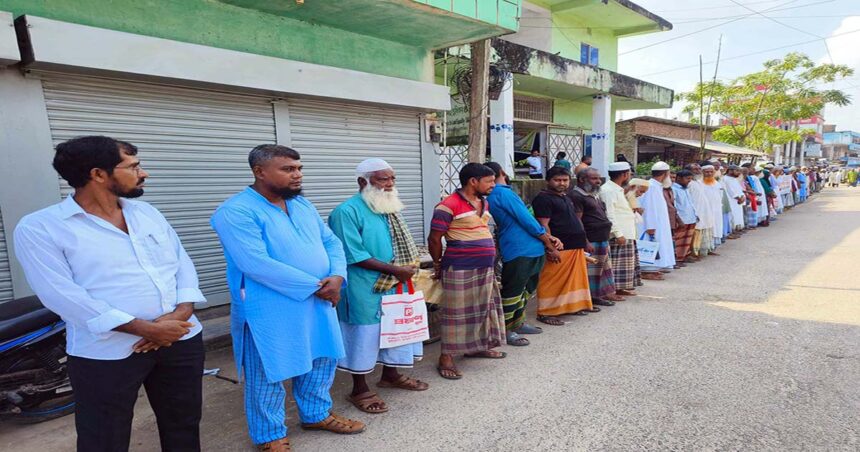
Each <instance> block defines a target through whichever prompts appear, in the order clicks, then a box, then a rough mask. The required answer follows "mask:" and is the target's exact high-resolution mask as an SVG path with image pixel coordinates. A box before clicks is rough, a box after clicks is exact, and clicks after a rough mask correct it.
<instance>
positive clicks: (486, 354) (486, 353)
mask: <svg viewBox="0 0 860 452" xmlns="http://www.w3.org/2000/svg"><path fill="white" fill-rule="evenodd" d="M489 352H490V351H489V350H485V351H483V352H478V353H475V354H465V355H463V356H465V357H466V358H485V359H504V358H507V356H508V354H507V353H506V352H499V354H498V355H491V354H490V353H489Z"/></svg>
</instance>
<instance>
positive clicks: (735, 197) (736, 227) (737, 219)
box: [722, 165, 746, 237]
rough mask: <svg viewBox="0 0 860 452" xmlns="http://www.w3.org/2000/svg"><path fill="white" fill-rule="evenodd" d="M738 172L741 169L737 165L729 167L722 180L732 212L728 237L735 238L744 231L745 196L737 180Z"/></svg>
mask: <svg viewBox="0 0 860 452" xmlns="http://www.w3.org/2000/svg"><path fill="white" fill-rule="evenodd" d="M740 170H741V168H740V167H739V166H737V165H729V166H728V171H727V172H726V175H725V176H723V178H722V182H723V186H724V188H725V189H726V194H728V196H729V205H730V206H731V210H732V235H730V236H729V237H737V233H738V232H741V231H743V229H744V202H745V201H746V195H744V188H743V185H741V182H740V181H739V180H738V177H739V176H740Z"/></svg>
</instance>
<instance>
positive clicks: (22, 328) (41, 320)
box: [0, 296, 60, 343]
mask: <svg viewBox="0 0 860 452" xmlns="http://www.w3.org/2000/svg"><path fill="white" fill-rule="evenodd" d="M59 320H60V316H58V315H57V314H54V313H53V312H52V311H50V310H48V308H46V307H44V306H43V305H42V302H41V301H39V298H38V297H36V296H31V297H24V298H18V299H16V300H10V301H7V302H6V303H0V343H3V342H6V341H8V340H11V339H15V338H17V337H20V336H23V335H25V334H27V333H31V332H33V331H35V330H37V329H39V328H42V327H45V326H48V325H50V324H52V323H54V322H57V321H59Z"/></svg>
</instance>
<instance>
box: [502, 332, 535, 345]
mask: <svg viewBox="0 0 860 452" xmlns="http://www.w3.org/2000/svg"><path fill="white" fill-rule="evenodd" d="M505 341H506V342H507V343H508V345H512V346H514V347H525V346H526V345H529V344H531V342H529V340H528V339H526V338H524V337H522V336H520V335H519V334H517V333H515V332H513V331H508V332H507V333H505Z"/></svg>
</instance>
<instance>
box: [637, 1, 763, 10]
mask: <svg viewBox="0 0 860 452" xmlns="http://www.w3.org/2000/svg"><path fill="white" fill-rule="evenodd" d="M776 1H777V0H763V1H757V2H749V3H747V5H758V4H762V3H774V2H776ZM728 6H731V5H723V6H703V7H701V8H682V9H663V10H656V11H654V12H655V13H674V12H678V11H704V10H710V9H724V8H726V7H728Z"/></svg>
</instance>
